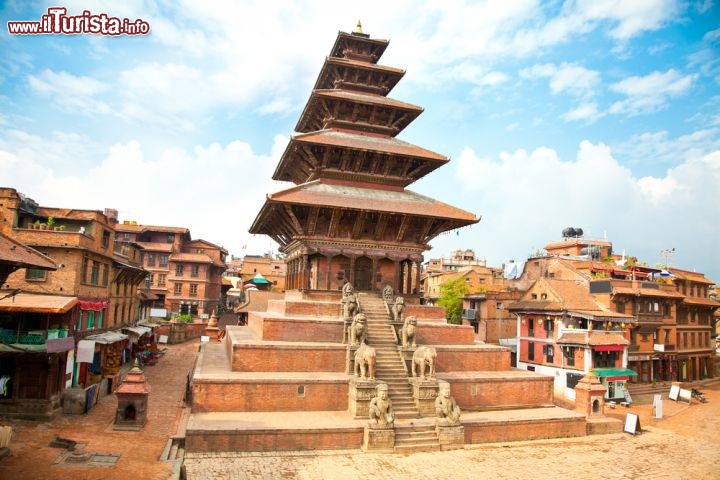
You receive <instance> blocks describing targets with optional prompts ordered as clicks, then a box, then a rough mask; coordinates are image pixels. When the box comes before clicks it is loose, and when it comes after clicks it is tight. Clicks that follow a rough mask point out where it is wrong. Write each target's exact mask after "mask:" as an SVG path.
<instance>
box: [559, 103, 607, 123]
mask: <svg viewBox="0 0 720 480" xmlns="http://www.w3.org/2000/svg"><path fill="white" fill-rule="evenodd" d="M601 116H602V114H601V113H600V112H599V111H598V108H597V104H596V103H595V102H589V103H583V104H582V105H580V106H578V107H577V108H574V109H572V110H570V111H568V112H565V113H564V114H563V118H564V119H565V120H569V121H572V120H586V121H588V122H593V121H595V120H597V119H598V118H600V117H601Z"/></svg>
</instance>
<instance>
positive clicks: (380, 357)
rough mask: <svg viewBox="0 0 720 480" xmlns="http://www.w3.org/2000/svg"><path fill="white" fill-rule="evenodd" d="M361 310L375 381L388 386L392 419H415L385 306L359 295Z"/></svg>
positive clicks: (414, 408) (379, 301)
mask: <svg viewBox="0 0 720 480" xmlns="http://www.w3.org/2000/svg"><path fill="white" fill-rule="evenodd" d="M360 307H361V311H362V313H364V314H365V316H366V317H367V329H368V335H367V343H368V345H370V346H372V347H373V348H374V349H375V353H376V363H375V377H376V378H377V379H378V381H382V382H384V383H387V385H388V395H389V397H390V400H392V403H393V409H394V410H395V417H396V418H398V419H401V418H418V417H419V413H418V410H417V407H416V406H415V401H414V400H413V395H412V387H411V386H410V383H409V382H408V372H407V369H406V367H405V362H404V361H403V359H402V357H401V356H400V352H399V350H398V346H397V340H396V336H395V331H394V329H393V326H392V324H391V323H390V319H389V317H388V313H387V310H386V307H385V302H384V301H383V300H382V299H381V298H380V297H377V296H373V295H362V296H361V297H360Z"/></svg>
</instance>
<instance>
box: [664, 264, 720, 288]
mask: <svg viewBox="0 0 720 480" xmlns="http://www.w3.org/2000/svg"><path fill="white" fill-rule="evenodd" d="M670 271H671V272H672V274H673V275H675V277H676V278H679V279H681V280H688V281H690V282H696V283H704V284H707V285H714V284H715V282H714V281H712V280H710V279H708V278H706V277H705V275H703V274H702V273H699V272H691V271H688V270H681V269H677V268H671V269H670Z"/></svg>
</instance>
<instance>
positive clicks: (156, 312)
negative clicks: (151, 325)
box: [150, 308, 167, 318]
mask: <svg viewBox="0 0 720 480" xmlns="http://www.w3.org/2000/svg"><path fill="white" fill-rule="evenodd" d="M150 316H151V317H160V318H167V309H165V308H151V309H150Z"/></svg>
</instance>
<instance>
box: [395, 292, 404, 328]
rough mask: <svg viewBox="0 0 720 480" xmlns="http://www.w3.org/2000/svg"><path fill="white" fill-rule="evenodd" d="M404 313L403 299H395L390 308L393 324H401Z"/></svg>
mask: <svg viewBox="0 0 720 480" xmlns="http://www.w3.org/2000/svg"><path fill="white" fill-rule="evenodd" d="M404 312H405V299H404V298H403V297H397V298H396V299H395V303H394V304H393V307H392V315H393V322H398V323H399V322H402V321H403V314H404Z"/></svg>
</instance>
